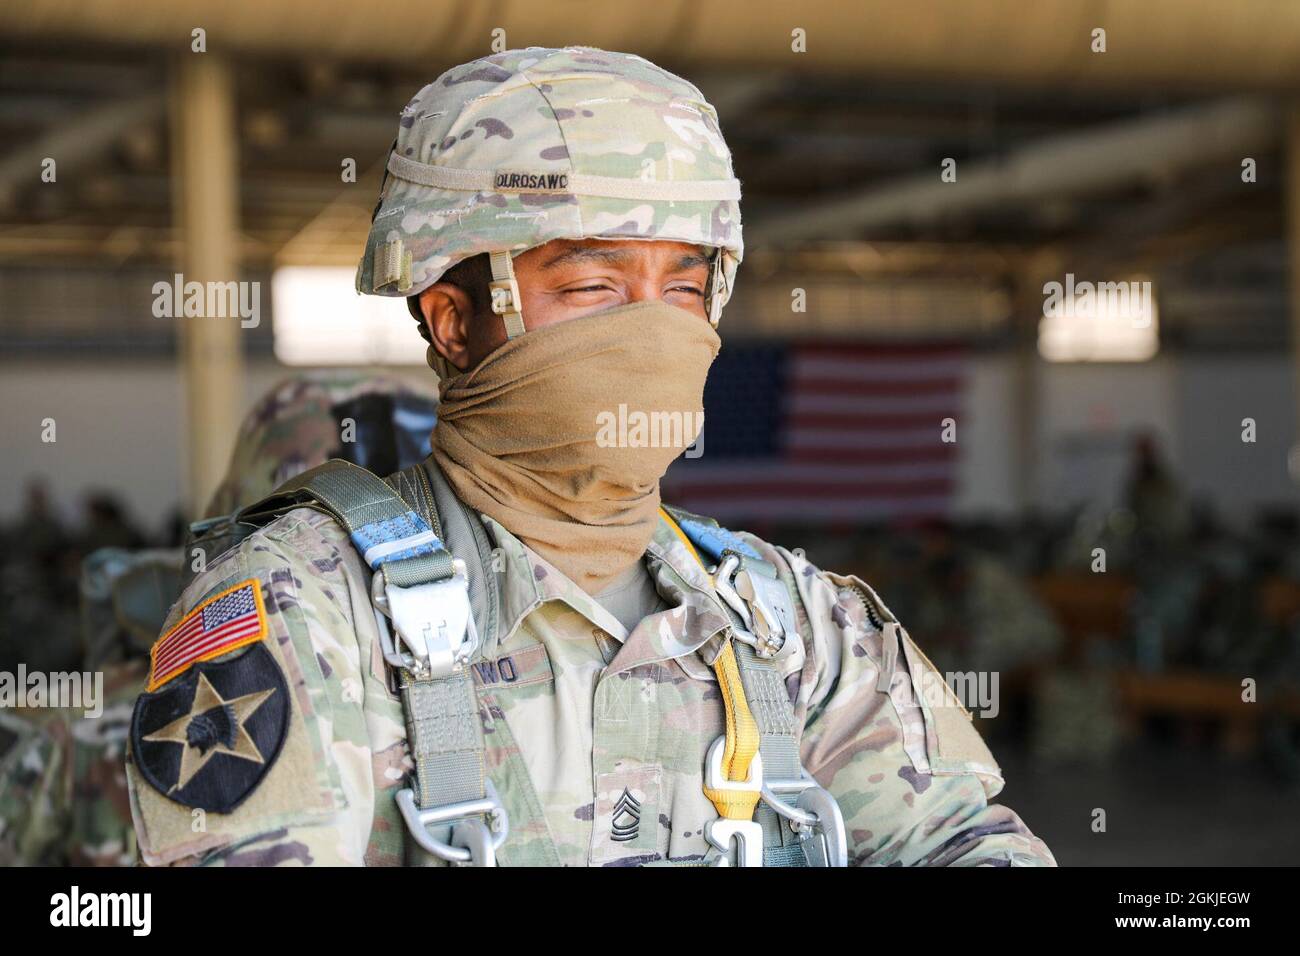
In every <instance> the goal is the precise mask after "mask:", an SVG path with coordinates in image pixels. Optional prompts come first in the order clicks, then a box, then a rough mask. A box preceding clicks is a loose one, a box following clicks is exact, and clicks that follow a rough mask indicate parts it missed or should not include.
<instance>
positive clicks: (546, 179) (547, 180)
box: [492, 169, 569, 193]
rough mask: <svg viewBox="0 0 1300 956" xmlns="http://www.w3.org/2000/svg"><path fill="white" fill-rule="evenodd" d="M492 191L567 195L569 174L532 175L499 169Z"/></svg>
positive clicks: (494, 178) (495, 175) (494, 176)
mask: <svg viewBox="0 0 1300 956" xmlns="http://www.w3.org/2000/svg"><path fill="white" fill-rule="evenodd" d="M492 189H493V190H494V191H495V192H499V193H567V192H568V191H569V174H568V173H530V172H517V171H514V170H509V169H498V170H497V171H496V173H495V174H494V175H493V176H492Z"/></svg>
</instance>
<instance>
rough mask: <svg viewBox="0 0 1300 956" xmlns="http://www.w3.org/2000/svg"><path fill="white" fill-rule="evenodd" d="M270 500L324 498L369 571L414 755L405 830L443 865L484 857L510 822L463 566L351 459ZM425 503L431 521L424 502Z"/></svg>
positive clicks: (405, 797)
mask: <svg viewBox="0 0 1300 956" xmlns="http://www.w3.org/2000/svg"><path fill="white" fill-rule="evenodd" d="M274 497H276V498H284V497H290V498H294V499H296V500H303V499H304V498H307V499H310V500H313V501H315V502H316V503H317V504H319V505H321V506H323V507H324V508H325V509H326V510H327V511H329V513H330V514H332V515H333V516H334V517H335V519H337V520H338V521H339V523H340V524H342V525H343V527H344V529H345V530H346V531H347V532H348V535H349V536H350V537H351V539H352V543H353V545H354V546H355V547H356V549H357V551H358V552H360V554H361V555H362V558H363V559H364V560H365V562H366V563H367V564H368V565H370V567H371V569H372V570H373V571H374V577H373V579H372V582H371V583H372V587H371V598H372V602H373V604H374V606H375V622H376V625H377V626H378V628H379V632H380V640H381V644H382V645H383V651H384V659H385V661H387V662H388V664H389V665H390V666H392V667H393V668H394V669H395V670H396V672H397V673H398V675H399V683H400V688H401V700H402V710H403V712H404V714H405V718H406V729H407V737H408V743H409V745H410V752H411V759H412V760H413V762H414V764H415V772H414V774H413V775H412V784H413V786H411V787H408V788H406V789H404V790H401V791H399V792H398V794H397V796H396V801H397V806H398V809H399V810H400V811H401V813H402V817H403V819H404V820H405V822H406V824H407V827H408V829H409V830H410V832H411V835H412V837H413V838H414V839H415V841H416V843H417V844H419V845H420V846H421V847H422V848H423V849H425V850H426V851H428V852H429V853H432V854H434V855H436V856H438V857H440V858H442V859H444V860H447V861H448V862H452V863H460V864H465V863H471V864H475V865H492V864H493V863H495V860H496V850H497V849H498V848H499V847H500V846H501V844H502V843H503V842H504V840H505V837H506V834H507V833H508V821H507V818H506V814H505V810H504V808H503V807H502V805H501V802H500V800H499V799H498V797H497V795H496V792H495V790H494V789H493V788H492V784H491V782H490V781H488V779H487V775H486V756H485V742H484V739H483V726H482V723H481V721H480V720H479V714H478V698H477V695H476V694H475V691H474V683H473V679H472V678H471V676H470V673H469V668H468V666H467V664H468V663H469V660H470V658H471V657H472V656H473V655H474V653H475V651H477V650H478V647H477V645H478V639H477V634H476V632H475V629H474V620H473V615H472V613H471V612H470V604H469V591H468V581H467V573H466V567H465V563H464V562H463V561H458V560H455V559H454V558H453V556H452V555H451V554H450V552H448V550H447V548H446V547H445V545H444V544H443V542H442V540H441V538H440V537H439V535H438V533H437V532H435V531H434V528H433V526H431V524H430V522H429V521H426V520H425V519H424V518H423V517H421V516H420V514H419V513H418V512H417V511H416V510H414V509H413V508H412V507H411V505H409V504H408V503H407V502H406V501H404V500H403V498H402V497H401V496H400V495H398V494H397V492H396V491H394V489H393V488H392V487H391V486H390V485H389V484H388V483H387V482H385V481H384V480H383V479H381V478H379V477H377V476H376V475H373V474H371V473H370V472H369V471H366V470H365V469H364V468H359V467H357V466H356V465H353V464H351V463H349V462H345V461H342V460H338V459H335V460H332V461H329V462H326V463H325V464H323V465H320V466H318V467H316V468H313V469H311V470H309V471H306V472H304V473H303V474H301V475H299V476H298V477H297V478H294V479H292V480H290V481H288V482H286V483H285V484H284V485H282V486H281V487H280V488H279V489H277V491H276V493H275V496H274ZM269 500H271V499H268V501H269ZM424 503H425V505H426V506H427V507H428V508H429V513H430V519H431V521H432V524H433V525H437V518H436V515H435V514H434V512H433V502H432V501H431V500H427V499H426V500H425V502H424ZM259 506H261V505H259ZM255 507H257V506H255ZM385 615H386V616H387V618H388V619H391V620H392V625H393V627H392V630H396V632H397V634H396V639H395V638H394V635H393V634H392V631H391V630H390V628H389V624H388V620H387V619H386V617H385ZM484 818H486V820H487V823H486V825H485V823H484Z"/></svg>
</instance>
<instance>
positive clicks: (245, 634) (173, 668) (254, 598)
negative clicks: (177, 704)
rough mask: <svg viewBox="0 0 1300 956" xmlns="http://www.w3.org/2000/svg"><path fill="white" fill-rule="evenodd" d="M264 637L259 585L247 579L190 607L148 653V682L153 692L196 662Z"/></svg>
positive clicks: (262, 608)
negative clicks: (194, 606)
mask: <svg viewBox="0 0 1300 956" xmlns="http://www.w3.org/2000/svg"><path fill="white" fill-rule="evenodd" d="M264 637H266V607H265V605H264V604H263V603H262V586H261V584H259V583H258V580H257V579H256V578H249V579H248V580H247V581H243V582H241V583H239V584H236V585H235V586H234V587H230V588H226V590H224V591H222V592H221V593H220V594H214V595H213V596H212V597H210V598H208V599H207V600H206V601H204V602H203V603H202V604H200V605H199V606H198V607H196V608H194V609H193V610H192V611H190V612H189V613H188V614H186V615H185V616H184V617H183V618H181V619H180V622H179V623H177V625H176V626H175V627H173V628H172V629H171V630H170V631H168V632H167V633H166V634H164V635H163V636H162V637H160V638H159V639H158V641H157V643H155V644H154V646H153V650H151V651H150V652H149V683H148V685H147V686H146V688H145V689H146V690H147V691H149V692H151V693H152V692H153V691H155V690H157V689H158V688H159V687H161V686H162V685H163V684H165V683H167V682H168V681H169V680H171V679H172V678H173V677H178V676H180V675H181V674H183V673H185V672H186V671H187V670H189V668H190V667H191V666H192V665H194V664H197V663H198V662H199V661H208V660H211V659H212V658H214V657H219V656H220V655H222V654H227V653H229V652H230V651H233V650H235V649H236V648H238V647H244V646H245V645H247V644H253V643H255V642H257V641H260V640H261V639H262V638H264Z"/></svg>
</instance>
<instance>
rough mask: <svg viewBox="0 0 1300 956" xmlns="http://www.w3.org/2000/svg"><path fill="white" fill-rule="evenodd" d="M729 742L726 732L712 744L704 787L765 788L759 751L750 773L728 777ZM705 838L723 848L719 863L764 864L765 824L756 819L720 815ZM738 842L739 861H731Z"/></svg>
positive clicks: (708, 825) (706, 828)
mask: <svg viewBox="0 0 1300 956" xmlns="http://www.w3.org/2000/svg"><path fill="white" fill-rule="evenodd" d="M726 746H727V735H726V734H723V735H722V736H720V737H719V738H718V739H717V740H715V741H713V743H712V744H710V745H709V753H708V756H706V757H705V758H704V787H705V789H707V790H734V791H741V792H745V793H759V794H761V793H762V791H763V756H762V754H759V753H755V754H754V759H753V760H752V761H750V764H749V776H748V777H747V778H746V779H744V780H728V779H727V774H726V773H725V772H724V771H723V769H722V754H723V751H724V750H725V749H726ZM704 838H705V839H706V840H708V841H709V843H710V844H712V845H713V846H715V847H716V848H717V849H719V850H721V851H722V854H723V855H722V856H721V857H720V858H719V860H718V861H717V864H716V865H717V866H733V865H734V866H762V865H763V826H762V824H760V823H758V822H757V821H756V820H732V819H730V818H728V817H719V818H718V819H716V820H710V821H709V822H708V823H706V824H705V825H704ZM733 841H734V842H735V843H736V862H735V864H733V863H732V862H731V846H732V843H733Z"/></svg>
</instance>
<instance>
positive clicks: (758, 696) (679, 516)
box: [662, 505, 807, 866]
mask: <svg viewBox="0 0 1300 956" xmlns="http://www.w3.org/2000/svg"><path fill="white" fill-rule="evenodd" d="M662 513H663V515H664V517H665V518H666V519H667V520H668V521H669V523H670V524H675V525H676V527H677V530H678V532H679V536H680V537H682V538H683V539H684V540H685V542H686V544H687V546H688V548H689V550H691V552H692V553H693V554H694V555H695V558H696V560H699V561H700V564H701V566H703V564H704V562H703V561H702V560H700V552H704V553H706V554H709V555H710V557H712V558H713V560H715V561H717V560H719V559H720V558H721V555H722V552H723V551H736V552H740V553H742V554H745V555H746V556H747V557H749V558H751V559H752V560H753V562H754V563H755V565H756V567H755V570H760V568H761V569H764V570H765V569H766V568H769V567H770V565H768V563H767V562H766V561H765V560H764V559H763V558H762V557H761V556H760V555H759V554H758V552H757V551H756V550H755V549H754V548H753V547H752V546H751V545H750V544H749V543H747V542H746V541H745V540H744V539H742V538H741V537H740V536H739V535H737V534H736V533H735V532H733V531H730V530H728V529H726V528H723V527H721V526H720V525H719V524H718V523H717V522H716V521H714V520H713V519H710V518H702V517H700V516H699V515H693V514H691V513H690V512H686V511H682V510H680V509H678V508H673V507H671V506H668V505H665V506H664V507H663V509H662ZM771 571H772V573H773V575H775V571H776V569H775V568H771ZM778 577H779V576H778ZM719 603H720V604H722V606H723V607H724V608H725V609H726V611H727V613H728V615H729V616H730V617H731V618H732V620H733V621H735V622H736V623H739V620H738V618H737V616H736V613H735V611H733V610H732V609H731V608H730V607H729V606H727V604H726V603H725V602H719ZM788 639H791V640H797V639H798V637H797V636H796V635H790V636H789V638H788ZM724 654H725V655H726V656H728V657H729V658H730V661H731V666H732V667H735V669H736V672H737V675H738V676H739V677H740V682H741V687H742V695H741V696H742V698H743V700H744V701H745V710H746V712H747V713H748V714H749V718H750V719H751V720H752V721H753V722H754V725H755V727H756V728H757V731H758V737H759V752H760V753H761V754H762V758H763V777H764V778H765V779H768V780H798V779H799V778H800V777H801V776H802V775H803V765H802V764H801V762H800V760H799V736H798V735H799V726H798V721H797V720H796V719H795V713H794V704H792V703H791V701H790V695H789V694H788V693H787V692H786V689H785V682H784V681H783V680H782V679H781V675H780V672H779V671H778V670H777V668H776V665H775V663H774V662H773V661H770V660H765V659H763V658H761V657H759V656H758V654H757V653H756V652H755V650H754V648H752V647H750V646H749V645H748V644H744V643H741V642H736V641H728V642H727V647H726V649H725V651H724ZM722 660H723V657H722V656H719V658H718V662H715V663H714V669H715V671H716V672H718V674H719V678H718V683H719V685H720V686H721V685H722V676H721V673H722V672H721V671H720V670H719V669H718V666H719V663H720V662H722ZM728 697H729V695H728V693H727V690H725V689H724V691H723V704H724V706H726V705H727V702H728ZM727 720H728V744H730V729H731V727H730V724H731V712H730V710H729V709H728V713H727ZM728 749H730V748H728ZM724 756H725V752H724ZM723 766H724V767H726V768H728V769H730V767H731V765H730V764H727V763H725V762H724V764H723ZM745 769H746V770H747V769H748V764H746V765H745ZM728 778H729V779H741V780H743V779H744V775H743V774H742V775H741V776H739V777H736V776H734V775H733V774H730V773H729V774H728ZM705 794H706V795H707V796H709V799H710V800H713V801H714V805H715V806H717V801H716V800H714V797H713V794H712V793H710V791H709V790H707V789H706V790H705ZM718 813H719V814H720V815H724V816H725V815H726V814H724V813H723V810H722V808H721V807H719V808H718ZM750 815H751V816H752V818H753V819H754V820H755V822H757V823H759V824H760V825H761V826H762V828H763V865H764V866H806V865H807V858H806V857H805V855H804V852H803V849H802V847H801V846H800V843H799V838H798V836H797V835H796V834H795V833H793V832H792V831H791V830H790V828H789V827H788V826H786V825H785V824H784V821H783V820H782V819H781V817H780V815H779V814H777V813H776V811H775V810H773V809H772V808H771V807H769V806H768V805H767V804H766V803H758V804H757V806H756V807H755V806H753V805H751V808H750ZM746 819H749V817H746Z"/></svg>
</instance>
